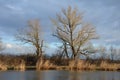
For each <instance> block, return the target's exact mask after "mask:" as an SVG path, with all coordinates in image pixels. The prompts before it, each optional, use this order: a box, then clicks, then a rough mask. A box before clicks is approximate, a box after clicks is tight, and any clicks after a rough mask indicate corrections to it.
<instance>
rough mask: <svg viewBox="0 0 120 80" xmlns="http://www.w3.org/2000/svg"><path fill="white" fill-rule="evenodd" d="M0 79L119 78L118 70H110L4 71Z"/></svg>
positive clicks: (85, 79)
mask: <svg viewBox="0 0 120 80" xmlns="http://www.w3.org/2000/svg"><path fill="white" fill-rule="evenodd" d="M0 80H120V72H112V71H108V72H106V71H81V72H80V71H79V72H75V71H50V70H48V71H23V72H20V71H5V72H0Z"/></svg>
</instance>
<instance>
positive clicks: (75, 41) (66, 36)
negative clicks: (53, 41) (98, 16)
mask: <svg viewBox="0 0 120 80" xmlns="http://www.w3.org/2000/svg"><path fill="white" fill-rule="evenodd" d="M52 22H53V24H54V26H55V29H56V30H55V33H54V36H56V37H57V38H59V39H60V40H61V41H62V42H63V43H66V44H67V45H68V46H69V48H70V50H71V52H72V55H71V58H72V59H76V57H77V56H78V54H84V53H82V51H81V47H82V46H83V45H84V44H86V43H87V42H89V41H90V40H92V39H96V38H97V37H98V36H97V34H96V30H95V28H94V27H93V26H92V25H91V24H88V23H84V22H83V21H82V15H81V13H79V12H78V10H77V9H76V8H74V9H72V8H71V7H70V6H69V7H68V8H67V10H66V9H62V14H57V18H56V19H52Z"/></svg>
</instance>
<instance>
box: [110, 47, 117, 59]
mask: <svg viewBox="0 0 120 80" xmlns="http://www.w3.org/2000/svg"><path fill="white" fill-rule="evenodd" d="M109 50H110V58H111V60H114V58H115V55H116V49H115V48H113V46H111V47H110V49H109Z"/></svg>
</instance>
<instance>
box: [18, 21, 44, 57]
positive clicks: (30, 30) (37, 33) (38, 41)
mask: <svg viewBox="0 0 120 80" xmlns="http://www.w3.org/2000/svg"><path fill="white" fill-rule="evenodd" d="M16 39H17V40H20V41H22V42H24V43H30V44H32V45H33V46H34V47H35V48H36V55H37V56H38V57H42V47H43V40H42V38H41V29H40V24H39V20H30V21H28V26H27V27H26V28H25V29H23V30H22V31H20V32H19V33H18V34H17V35H16Z"/></svg>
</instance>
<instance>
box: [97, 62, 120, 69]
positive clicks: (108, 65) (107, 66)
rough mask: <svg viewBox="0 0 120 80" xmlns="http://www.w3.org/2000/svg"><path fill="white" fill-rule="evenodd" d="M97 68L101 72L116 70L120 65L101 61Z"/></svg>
mask: <svg viewBox="0 0 120 80" xmlns="http://www.w3.org/2000/svg"><path fill="white" fill-rule="evenodd" d="M99 68H100V69H103V70H118V69H119V68H120V64H116V63H108V62H106V61H102V62H101V64H100V66H99Z"/></svg>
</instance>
